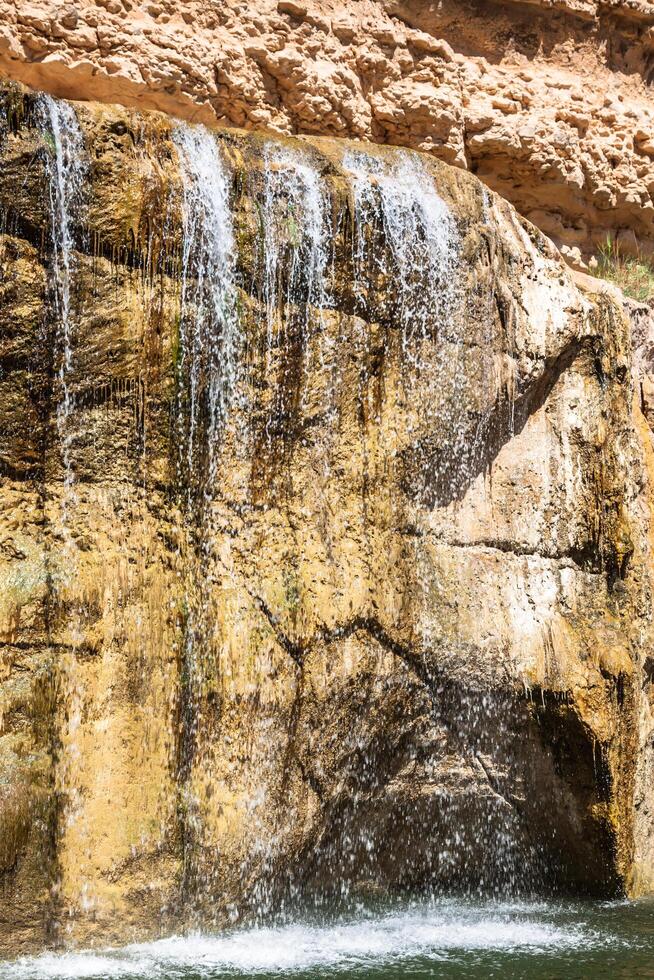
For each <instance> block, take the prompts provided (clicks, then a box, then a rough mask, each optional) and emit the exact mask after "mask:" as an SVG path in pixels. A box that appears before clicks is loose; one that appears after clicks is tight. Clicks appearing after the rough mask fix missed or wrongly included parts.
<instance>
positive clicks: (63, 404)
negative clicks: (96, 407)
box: [36, 95, 87, 533]
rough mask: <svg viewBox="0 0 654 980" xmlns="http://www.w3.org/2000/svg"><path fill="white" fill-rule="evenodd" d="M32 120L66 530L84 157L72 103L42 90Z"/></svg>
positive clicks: (71, 475) (70, 500) (71, 480)
mask: <svg viewBox="0 0 654 980" xmlns="http://www.w3.org/2000/svg"><path fill="white" fill-rule="evenodd" d="M36 120H37V124H38V126H39V128H40V130H41V134H42V137H43V141H44V144H45V148H46V153H45V167H46V175H47V179H48V180H47V187H48V203H49V211H50V243H51V248H52V268H51V278H50V290H51V295H52V301H53V306H54V311H55V316H56V342H55V354H56V356H57V359H58V368H57V377H58V381H59V396H58V399H57V431H58V435H59V444H60V449H61V454H62V459H63V467H64V493H63V497H62V511H63V513H62V524H63V527H64V531H65V533H66V531H67V528H68V518H69V511H70V508H71V506H74V490H73V484H74V470H73V464H72V459H71V447H72V439H73V436H72V432H71V421H72V419H71V415H72V411H73V407H74V396H73V393H72V390H71V373H72V371H73V345H74V314H73V310H72V288H73V276H74V273H75V266H76V261H75V251H74V249H75V229H76V226H78V225H79V223H80V218H81V208H82V204H83V192H84V184H85V181H86V178H87V160H86V152H85V148H84V137H83V135H82V130H81V128H80V125H79V122H78V120H77V116H76V114H75V110H74V108H73V106H71V105H69V103H67V102H62V101H60V100H58V99H53V98H52V97H51V96H50V95H41V96H39V99H38V101H37V103H36Z"/></svg>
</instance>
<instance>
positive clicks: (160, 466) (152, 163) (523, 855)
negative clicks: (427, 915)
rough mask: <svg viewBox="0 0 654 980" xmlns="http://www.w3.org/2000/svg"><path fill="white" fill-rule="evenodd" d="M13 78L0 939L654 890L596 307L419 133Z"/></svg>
mask: <svg viewBox="0 0 654 980" xmlns="http://www.w3.org/2000/svg"><path fill="white" fill-rule="evenodd" d="M3 100H4V111H5V116H6V122H7V125H6V128H5V129H4V130H3V134H2V142H1V145H0V155H1V166H0V207H1V208H2V214H3V225H2V237H1V242H0V256H1V269H2V296H1V303H2V315H3V320H2V322H3V328H2V334H1V335H0V416H1V418H0V432H2V442H1V444H0V462H1V466H2V490H1V495H0V556H1V561H2V571H1V573H0V613H1V617H2V618H1V621H0V643H1V648H0V652H1V660H0V664H1V669H2V689H1V691H2V694H1V696H2V713H1V718H2V728H1V729H0V794H1V798H2V808H1V810H0V820H1V821H2V826H1V829H0V846H1V850H0V873H1V875H2V883H3V887H2V892H1V896H0V902H1V904H0V910H1V911H0V943H1V944H2V948H3V949H4V951H6V952H8V953H15V952H17V951H19V950H22V949H27V948H34V947H39V946H42V945H44V944H48V943H53V944H57V943H68V944H79V943H90V942H102V943H107V942H110V941H123V940H125V939H129V938H135V937H139V936H143V935H146V934H153V933H157V932H161V931H165V930H166V929H170V928H173V927H174V928H175V929H178V928H179V927H180V923H185V922H190V923H196V924H197V923H210V924H218V925H220V924H223V923H225V922H228V921H234V920H235V919H238V918H240V917H247V916H256V915H265V914H267V913H269V912H271V911H274V910H279V909H280V908H289V907H292V906H293V903H294V902H295V901H296V900H297V898H298V895H299V894H302V896H303V897H304V899H305V900H307V899H308V900H316V901H327V900H331V899H332V898H333V896H334V895H336V896H340V897H342V896H343V895H348V894H349V895H361V894H367V893H370V892H375V891H377V890H380V889H381V890H382V891H388V892H394V891H397V890H403V889H413V888H421V887H425V886H427V887H432V888H435V889H447V888H450V887H457V888H464V889H466V888H471V889H475V890H477V889H481V890H482V891H490V892H491V893H492V892H495V891H498V890H500V891H502V890H503V891H509V892H515V891H516V890H520V889H533V888H538V889H542V888H548V887H552V888H557V889H573V890H575V891H581V892H584V893H586V892H587V893H592V894H601V895H612V894H619V893H621V892H623V891H628V892H630V893H633V894H635V893H641V892H644V891H647V890H648V889H651V888H652V886H653V885H654V880H653V877H652V853H651V851H652V841H653V840H654V836H653V834H652V826H651V821H652V816H653V814H652V797H651V785H650V776H651V764H652V760H651V746H652V737H651V732H652V722H651V679H652V670H651V660H650V658H649V654H648V650H649V649H650V647H649V643H650V636H651V582H650V574H651V548H650V542H651V532H650V524H649V522H650V520H651V508H650V500H651V498H650V496H649V494H650V487H651V483H650V476H651V474H652V473H654V469H653V468H652V466H653V463H652V447H651V435H650V430H649V428H648V425H647V421H646V419H645V417H644V416H643V414H642V413H641V407H643V406H644V405H645V402H644V401H643V402H642V405H641V397H640V395H641V389H640V383H639V384H638V385H637V386H634V381H633V378H632V352H631V339H630V329H629V327H630V325H629V321H628V319H627V318H626V317H625V315H624V313H623V311H622V309H621V306H620V304H619V303H618V301H617V300H616V299H615V298H613V297H612V295H610V294H609V293H607V292H604V291H602V287H601V285H600V284H599V283H598V282H594V281H592V280H589V283H590V285H587V286H586V287H584V290H580V289H579V288H578V287H577V286H576V285H575V284H574V283H573V281H572V280H571V279H570V276H569V274H568V272H567V271H566V270H565V269H564V267H563V266H562V264H561V262H560V260H559V258H558V256H557V254H556V253H555V251H554V250H553V249H552V247H551V245H550V244H549V243H548V241H547V240H546V239H544V238H543V237H542V235H541V234H540V233H539V232H538V231H537V230H536V229H535V228H534V227H533V226H532V225H530V224H528V223H527V222H525V221H524V220H522V219H521V218H519V217H518V216H517V215H516V213H515V212H514V211H513V209H512V208H511V207H510V206H509V205H508V204H506V203H504V202H503V201H502V200H501V199H500V198H498V197H496V196H493V195H492V194H490V193H489V192H488V191H487V190H486V189H485V188H484V187H483V185H482V184H480V183H479V182H478V181H477V180H476V179H475V178H474V177H473V176H471V175H470V174H468V173H466V172H465V171H463V170H457V169H455V168H452V167H449V166H447V165H445V164H443V163H439V162H437V161H435V160H433V159H432V158H430V157H429V156H424V155H422V156H421V155H418V154H414V153H411V152H408V151H401V150H381V149H380V150H376V151H374V152H373V151H372V149H371V147H369V146H368V147H367V148H366V147H365V146H364V145H363V144H360V143H359V144H357V143H354V142H348V141H339V140H330V139H324V138H309V139H305V140H297V139H290V138H283V137H279V138H277V137H272V136H262V135H258V134H247V133H244V132H241V131H235V130H228V129H223V130H218V131H216V132H215V133H210V132H208V131H206V130H203V129H197V128H191V127H188V126H185V125H183V124H173V123H171V121H170V120H169V119H167V118H165V117H163V116H160V115H158V114H156V113H153V114H149V115H148V114H143V115H139V114H137V113H136V112H134V111H130V110H127V109H122V108H116V107H106V106H99V105H93V104H79V105H77V106H75V107H71V106H67V105H65V104H57V103H54V102H53V101H52V100H48V99H46V98H44V97H42V96H40V97H35V96H33V95H30V94H26V93H24V92H23V91H22V90H19V89H15V88H11V87H9V88H6V89H5V90H4V94H3ZM643 356H644V355H643Z"/></svg>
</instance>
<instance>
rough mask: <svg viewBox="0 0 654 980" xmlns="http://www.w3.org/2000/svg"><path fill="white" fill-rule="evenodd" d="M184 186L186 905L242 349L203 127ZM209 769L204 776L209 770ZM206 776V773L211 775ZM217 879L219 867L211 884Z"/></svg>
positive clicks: (222, 179)
mask: <svg viewBox="0 0 654 980" xmlns="http://www.w3.org/2000/svg"><path fill="white" fill-rule="evenodd" d="M173 138H174V142H175V146H176V148H177V153H178V158H179V165H180V174H181V178H182V192H183V199H182V215H183V217H182V270H181V308H180V318H179V340H178V364H177V374H178V377H177V420H176V421H177V428H178V433H179V446H178V480H179V482H180V488H181V489H182V493H183V496H185V516H186V518H187V519H188V520H189V522H190V523H189V531H190V539H191V551H192V555H193V556H192V557H189V561H190V567H191V570H192V571H191V575H190V578H189V581H188V586H187V591H186V597H185V604H186V621H185V628H184V652H183V667H182V692H181V695H180V697H181V702H182V704H181V728H182V731H181V733H180V736H179V743H180V748H179V780H180V784H181V785H180V793H181V807H180V812H181V813H182V818H181V822H182V838H183V851H184V855H183V881H182V892H183V894H184V895H185V896H186V897H187V898H191V899H193V898H197V897H198V895H199V897H200V898H202V897H203V896H202V893H203V892H207V891H209V886H210V882H207V881H206V880H202V872H201V871H199V869H198V860H199V856H198V855H199V851H200V849H201V845H202V836H203V819H202V814H201V800H200V799H199V797H198V794H197V792H196V789H195V783H194V776H195V774H196V773H195V770H196V767H197V766H198V765H199V760H201V759H202V732H201V719H202V711H203V696H204V693H205V687H206V680H207V677H210V676H211V674H212V673H213V672H215V669H216V668H215V664H216V658H215V656H214V651H213V640H212V638H213V632H214V619H213V616H212V592H211V575H210V563H211V559H212V555H211V541H212V534H211V527H212V516H211V514H212V510H211V508H212V501H213V499H214V496H215V494H216V490H217V487H216V482H217V466H218V455H219V450H220V446H221V442H222V439H223V437H224V434H225V427H226V424H227V420H228V415H229V412H230V409H231V408H232V407H233V403H234V402H235V400H237V398H238V391H237V383H238V380H239V378H240V373H239V371H240V368H239V355H240V349H241V337H240V324H239V320H238V315H237V301H236V279H235V236H234V228H233V219H232V213H231V209H230V176H229V172H228V170H227V167H226V164H225V162H224V159H223V157H222V155H221V152H220V150H219V147H218V143H217V141H216V138H215V136H214V135H213V134H212V133H210V132H209V131H208V130H206V129H204V128H203V127H201V126H196V127H191V126H187V125H183V124H178V125H177V126H176V127H175V129H174V131H173ZM208 765H209V764H208V762H206V763H205V768H207V767H208ZM204 775H205V776H208V774H207V773H205V774H204ZM217 873H218V869H217V868H216V867H214V869H213V871H212V873H211V875H210V878H213V877H214V876H215V875H216V874H217Z"/></svg>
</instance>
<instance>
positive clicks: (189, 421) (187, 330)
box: [173, 124, 240, 497]
mask: <svg viewBox="0 0 654 980" xmlns="http://www.w3.org/2000/svg"><path fill="white" fill-rule="evenodd" d="M173 139H174V142H175V146H176V148H177V153H178V156H179V161H180V168H181V175H182V189H183V224H182V236H183V237H182V277H181V278H182V285H181V290H182V294H181V312H180V327H179V354H178V358H179V363H178V371H179V380H180V393H181V398H182V403H181V404H180V412H179V418H178V424H179V425H182V424H183V425H185V426H186V428H185V429H184V430H183V431H180V437H181V441H182V452H183V453H185V467H184V469H185V473H186V477H187V479H188V481H189V483H188V485H189V487H190V486H191V484H192V483H193V482H194V481H196V480H197V471H196V469H195V465H196V456H198V454H199V455H200V457H204V459H205V463H204V477H203V479H204V484H203V485H204V490H205V493H206V494H207V495H208V496H209V497H210V496H211V493H212V490H213V487H214V483H215V479H216V450H217V447H218V445H219V442H220V437H221V433H222V429H223V427H224V425H225V422H226V420H227V414H228V411H229V408H230V404H231V402H232V399H233V397H234V396H235V393H236V385H237V379H238V353H239V347H240V334H239V321H238V316H237V309H236V286H235V272H234V265H235V240H234V228H233V220H232V213H231V209H230V199H229V195H230V177H229V173H228V170H227V167H226V165H225V162H224V160H223V157H222V155H221V153H220V151H219V148H218V144H217V142H216V138H215V136H213V135H212V134H211V133H210V132H209V130H207V129H204V128H203V127H202V126H187V125H182V124H179V125H177V126H176V127H175V129H174V131H173ZM203 416H204V417H205V419H204V423H203ZM203 424H204V426H205V432H204V435H203V437H202V438H201V435H200V432H199V428H200V427H201V426H202V425H203Z"/></svg>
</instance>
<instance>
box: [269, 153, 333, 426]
mask: <svg viewBox="0 0 654 980" xmlns="http://www.w3.org/2000/svg"><path fill="white" fill-rule="evenodd" d="M262 162H263V194H262V197H261V200H260V204H259V207H260V215H261V234H260V239H261V241H260V244H261V261H260V264H259V267H258V278H259V283H258V284H257V285H258V287H259V288H260V291H261V296H262V300H263V305H264V308H265V317H266V357H265V365H264V367H265V372H266V374H267V375H268V376H269V377H270V375H271V373H272V371H273V351H274V350H275V349H276V350H277V351H278V355H279V357H280V358H282V357H283V354H284V351H283V347H284V345H286V346H287V347H290V348H297V349H299V360H300V363H301V368H300V373H299V377H293V376H292V371H291V370H290V367H289V365H288V364H284V363H281V364H279V365H278V379H277V385H276V389H275V391H274V395H273V397H274V402H273V404H272V406H271V411H270V415H269V418H268V423H267V438H268V442H269V444H270V442H271V439H272V437H273V433H275V434H276V435H278V436H279V435H283V428H284V426H285V425H288V424H289V418H288V414H289V411H290V400H291V398H292V396H293V392H292V391H291V390H289V389H290V388H291V387H292V386H293V385H295V386H299V387H300V392H299V396H300V406H299V407H300V410H301V409H302V400H303V398H304V387H305V385H304V377H303V376H304V374H305V373H306V369H307V359H308V358H309V357H310V355H311V351H310V347H311V342H312V337H313V336H314V335H318V339H317V344H318V346H319V355H318V356H319V357H320V361H321V367H324V363H325V360H326V355H327V352H325V351H324V350H323V349H322V347H320V344H321V340H322V339H323V334H324V331H323V327H324V321H323V314H324V311H325V309H326V308H328V307H329V306H330V305H331V302H332V301H331V298H330V293H329V286H328V281H327V280H328V265H329V259H330V249H329V222H328V217H327V216H328V204H329V201H328V198H327V196H326V194H325V191H324V188H323V186H322V184H321V179H320V174H319V173H318V171H317V169H316V168H315V167H314V166H313V165H312V162H311V159H310V157H309V155H308V153H301V152H300V151H298V150H291V149H289V148H288V147H286V146H280V145H274V144H272V145H267V146H266V147H265V150H264V153H263V161H262Z"/></svg>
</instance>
